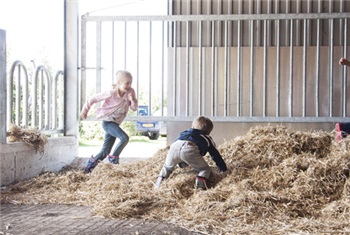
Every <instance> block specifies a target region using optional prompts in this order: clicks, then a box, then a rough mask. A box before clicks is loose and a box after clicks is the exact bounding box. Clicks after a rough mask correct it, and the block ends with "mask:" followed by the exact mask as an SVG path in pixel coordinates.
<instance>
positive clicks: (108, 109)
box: [81, 88, 138, 124]
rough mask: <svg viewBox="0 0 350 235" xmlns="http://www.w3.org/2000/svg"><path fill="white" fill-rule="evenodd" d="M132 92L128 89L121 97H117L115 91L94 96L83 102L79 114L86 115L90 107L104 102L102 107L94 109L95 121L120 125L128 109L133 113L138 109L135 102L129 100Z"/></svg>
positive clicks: (132, 90)
mask: <svg viewBox="0 0 350 235" xmlns="http://www.w3.org/2000/svg"><path fill="white" fill-rule="evenodd" d="M132 92H134V89H133V88H130V89H129V90H127V91H126V92H125V94H124V95H123V96H122V97H121V96H119V94H118V92H117V91H116V89H111V90H108V91H105V92H102V93H99V94H96V95H94V96H92V97H90V98H89V99H88V100H87V101H86V102H85V104H84V107H83V109H82V111H81V114H84V115H87V114H88V112H89V110H90V108H91V107H92V105H94V104H95V103H98V102H101V101H104V102H103V104H102V106H101V107H100V108H97V109H96V112H95V113H96V117H97V119H99V120H104V121H112V122H116V123H118V124H121V123H122V122H123V121H124V119H125V117H126V115H127V113H128V111H129V107H130V109H131V110H133V111H136V110H137V108H138V104H137V102H133V101H132V100H129V95H130V94H131V93H132Z"/></svg>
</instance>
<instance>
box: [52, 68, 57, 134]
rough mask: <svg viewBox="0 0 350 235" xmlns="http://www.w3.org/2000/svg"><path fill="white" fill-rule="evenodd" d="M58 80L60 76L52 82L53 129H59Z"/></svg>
mask: <svg viewBox="0 0 350 235" xmlns="http://www.w3.org/2000/svg"><path fill="white" fill-rule="evenodd" d="M57 79H58V74H56V76H55V77H54V79H53V81H52V88H51V89H52V122H51V123H52V129H56V128H57V97H58V96H57Z"/></svg>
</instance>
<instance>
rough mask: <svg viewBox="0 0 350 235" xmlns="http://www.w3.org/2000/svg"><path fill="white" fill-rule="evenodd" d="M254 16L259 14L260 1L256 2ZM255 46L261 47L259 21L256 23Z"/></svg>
mask: <svg viewBox="0 0 350 235" xmlns="http://www.w3.org/2000/svg"><path fill="white" fill-rule="evenodd" d="M256 14H261V1H256ZM256 46H261V21H260V20H257V21H256Z"/></svg>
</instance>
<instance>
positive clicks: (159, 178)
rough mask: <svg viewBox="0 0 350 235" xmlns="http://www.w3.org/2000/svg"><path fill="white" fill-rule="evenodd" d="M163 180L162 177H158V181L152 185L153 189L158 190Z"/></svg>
mask: <svg viewBox="0 0 350 235" xmlns="http://www.w3.org/2000/svg"><path fill="white" fill-rule="evenodd" d="M163 180H164V177H162V176H158V179H157V181H156V183H155V184H154V187H155V188H159V186H160V184H161V183H162V181H163Z"/></svg>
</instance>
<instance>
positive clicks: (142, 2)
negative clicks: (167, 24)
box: [0, 0, 167, 70]
mask: <svg viewBox="0 0 350 235" xmlns="http://www.w3.org/2000/svg"><path fill="white" fill-rule="evenodd" d="M78 1H79V14H80V15H83V14H86V13H87V12H89V14H90V15H165V14H166V4H167V1H166V0H78ZM63 16H64V0H0V29H2V30H5V31H6V46H7V54H8V64H10V65H11V64H12V63H13V62H14V61H16V60H20V61H22V62H23V63H24V64H25V66H34V63H35V65H36V66H38V65H42V64H44V63H48V64H50V66H51V67H52V68H53V69H55V70H63V52H64V50H63V49H64V44H63V43H64V41H63V39H64V38H63V36H64V34H63V33H64V18H63ZM33 62H34V63H33Z"/></svg>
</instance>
